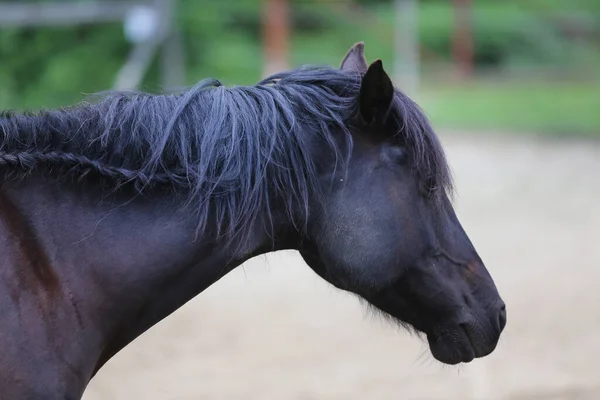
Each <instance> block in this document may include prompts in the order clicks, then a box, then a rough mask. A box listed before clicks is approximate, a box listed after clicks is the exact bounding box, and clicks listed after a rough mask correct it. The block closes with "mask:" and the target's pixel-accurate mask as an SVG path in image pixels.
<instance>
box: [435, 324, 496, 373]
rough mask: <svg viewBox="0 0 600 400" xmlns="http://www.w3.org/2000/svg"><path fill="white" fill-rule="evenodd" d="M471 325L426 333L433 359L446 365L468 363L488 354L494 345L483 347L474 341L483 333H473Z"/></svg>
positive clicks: (473, 329)
mask: <svg viewBox="0 0 600 400" xmlns="http://www.w3.org/2000/svg"><path fill="white" fill-rule="evenodd" d="M475 329H476V328H475V327H474V326H473V325H471V324H469V325H466V324H459V325H456V326H453V327H445V328H444V329H443V330H441V329H440V330H439V332H436V333H431V332H430V333H427V342H428V343H429V349H430V351H431V354H432V355H433V357H434V358H435V359H436V360H438V361H440V362H442V363H444V364H448V365H456V364H460V363H470V362H471V361H473V360H474V359H476V358H481V357H485V356H487V355H488V354H490V353H491V352H492V351H493V350H494V348H495V344H491V345H490V344H487V345H483V344H482V343H481V341H479V340H476V339H477V337H479V335H480V334H482V333H483V332H475Z"/></svg>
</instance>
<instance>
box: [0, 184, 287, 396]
mask: <svg viewBox="0 0 600 400" xmlns="http://www.w3.org/2000/svg"><path fill="white" fill-rule="evenodd" d="M182 204H184V203H183V200H181V201H179V200H178V199H177V198H176V197H174V196H166V195H165V196H162V197H156V198H152V199H151V200H150V199H143V198H137V199H133V200H132V199H131V197H127V196H124V197H123V198H120V197H119V196H116V195H115V196H106V195H104V196H103V195H102V193H100V192H99V189H97V188H94V187H92V185H90V184H87V185H86V184H83V185H77V186H75V185H74V184H69V183H62V184H56V183H55V182H52V183H51V184H47V182H45V181H44V179H42V178H40V177H36V176H33V177H31V178H28V179H26V180H24V181H21V182H18V183H14V184H11V183H8V184H5V185H4V187H3V189H2V191H1V193H0V211H1V213H0V222H1V225H0V228H2V226H3V229H2V230H1V231H0V235H1V236H4V237H1V236H0V243H6V242H11V243H10V245H8V247H6V248H4V249H2V250H1V251H0V258H1V259H2V260H0V261H1V262H2V264H1V265H2V269H7V268H12V269H13V270H15V271H16V270H17V269H21V271H20V272H15V271H12V272H7V271H5V272H7V273H5V274H2V275H1V276H3V277H5V276H14V275H18V276H19V277H20V278H19V279H18V280H16V279H15V280H13V281H10V282H7V281H6V280H5V281H4V282H3V283H2V281H0V283H2V284H3V285H6V286H11V285H12V290H13V292H14V291H15V290H17V291H19V293H18V296H14V297H13V300H12V302H13V303H14V302H18V303H21V304H5V305H1V304H0V306H1V307H2V308H3V309H7V308H12V309H17V308H19V307H20V306H21V305H22V303H24V302H27V303H28V304H36V305H37V306H36V309H37V310H38V311H37V312H38V313H39V314H40V315H41V317H40V318H39V319H36V317H37V316H27V317H32V318H33V320H36V321H38V320H39V321H41V322H39V323H40V324H42V325H44V326H40V329H39V330H38V332H42V333H44V332H45V333H44V335H49V336H52V337H51V338H48V337H44V341H46V342H48V343H51V344H52V343H54V345H55V346H57V347H56V348H54V349H51V350H53V351H58V350H57V349H58V348H61V349H62V350H61V352H62V354H61V356H60V358H61V360H63V361H64V360H67V362H68V364H69V365H71V366H72V368H71V369H75V370H79V371H81V373H80V374H81V376H80V377H79V378H80V380H81V381H82V382H83V383H82V384H83V385H85V384H87V381H88V380H89V379H90V378H91V376H93V374H95V373H96V371H97V370H98V369H99V368H100V367H101V366H102V365H103V364H104V363H105V362H106V361H108V360H109V359H110V358H111V357H112V356H113V355H114V354H116V353H117V352H118V351H119V350H121V349H122V348H123V347H124V346H126V345H127V344H128V343H129V342H131V341H132V340H133V339H135V338H136V337H137V336H139V335H140V334H142V333H143V332H144V331H146V330H147V329H148V328H150V327H151V326H153V325H154V324H156V323H157V322H159V321H160V320H162V319H163V318H165V317H166V316H168V315H169V314H171V313H172V312H174V311H175V310H176V309H178V308H179V307H181V306H182V305H183V304H185V303H186V302H187V301H189V300H191V299H192V298H193V297H194V296H196V295H197V294H198V293H200V292H202V291H203V290H204V289H206V288H207V287H209V286H210V285H212V284H213V283H214V282H216V281H217V280H218V279H220V278H221V277H223V276H224V275H225V274H227V273H228V272H229V271H231V270H232V269H233V268H235V267H236V266H237V265H239V264H241V263H243V262H244V261H245V260H247V259H248V258H250V257H252V256H254V255H258V254H261V253H265V252H268V251H272V250H277V249H278V246H279V247H280V248H283V247H285V246H284V245H283V244H282V243H279V242H277V241H275V242H273V241H272V239H271V238H270V237H269V235H267V234H266V232H264V231H263V230H260V229H257V230H256V231H255V234H254V235H253V239H252V241H251V242H250V241H249V242H248V243H244V244H243V246H238V247H237V248H242V249H243V252H241V253H237V254H235V255H234V256H232V254H231V253H230V252H228V250H227V247H224V246H223V245H222V244H220V243H218V242H215V240H213V239H212V238H211V237H214V236H213V235H211V233H212V232H214V231H215V229H214V227H213V226H211V225H210V224H209V225H208V229H207V230H206V233H205V234H203V235H200V236H199V237H197V229H196V228H197V225H196V223H195V221H194V218H193V217H192V214H191V211H190V210H189V209H185V208H184V207H182V206H181V205H182ZM15 219H16V222H15ZM11 221H12V222H11ZM24 229H25V230H27V232H28V233H27V232H25V233H23V232H24V231H23V230H24ZM31 235H33V236H34V237H35V238H36V240H34V241H32V240H29V239H27V237H29V236H31ZM17 242H19V243H17ZM34 257H35V259H34ZM16 258H18V259H19V260H26V261H27V263H26V266H25V268H26V272H25V273H26V274H29V275H30V278H27V279H25V280H23V279H21V274H23V273H24V272H23V271H22V269H23V268H24V267H23V264H22V263H15V261H14V260H15V259H16ZM3 280H4V279H3ZM27 285H30V286H35V288H33V289H32V287H27ZM15 286H18V287H16V288H15ZM36 323H37V322H36ZM42 333H39V334H40V335H41V334H42Z"/></svg>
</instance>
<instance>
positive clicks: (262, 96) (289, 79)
mask: <svg viewBox="0 0 600 400" xmlns="http://www.w3.org/2000/svg"><path fill="white" fill-rule="evenodd" d="M359 90H360V76H358V75H356V74H354V73H350V72H346V71H341V70H338V69H333V68H320V67H319V68H316V67H302V68H298V69H295V70H293V71H289V72H285V73H280V74H276V75H273V76H271V77H269V78H267V79H265V80H263V81H261V82H259V83H258V84H257V85H254V86H242V87H231V88H227V87H224V86H222V85H221V84H220V83H219V81H217V80H214V79H207V80H204V81H201V82H200V83H198V84H197V85H196V86H195V87H193V88H191V89H189V90H188V91H186V92H184V93H181V94H177V95H150V94H145V93H138V92H119V93H108V94H105V95H103V96H102V97H101V99H100V101H98V102H93V103H92V102H86V103H83V104H80V105H77V106H75V107H71V108H64V109H59V110H43V111H39V112H36V113H27V114H8V113H5V114H2V115H0V166H1V168H0V174H1V175H2V176H3V177H8V176H9V175H10V176H12V177H15V176H16V177H24V176H26V175H27V174H28V173H29V172H31V171H32V170H33V169H35V168H44V171H48V170H49V169H50V167H51V168H52V171H54V173H56V174H58V173H70V174H75V175H76V176H83V175H87V174H90V173H93V174H96V175H100V176H101V177H103V178H104V179H105V180H108V181H109V182H112V184H113V185H114V186H115V187H117V186H120V185H123V184H127V183H131V184H134V185H135V187H136V188H137V189H138V190H142V191H143V190H149V189H150V188H156V187H157V186H160V187H171V188H173V187H174V188H178V189H182V188H184V189H185V190H186V191H187V193H189V201H190V202H191V203H193V204H194V205H195V209H196V210H197V212H198V218H199V230H200V231H201V230H203V229H204V228H205V226H206V223H207V221H208V217H209V211H211V210H212V211H213V212H215V213H216V214H215V215H216V218H217V223H218V227H219V234H223V235H225V236H227V237H230V238H231V237H233V236H237V235H238V234H241V235H244V234H247V233H249V231H248V230H249V229H251V227H252V226H253V225H254V223H255V222H256V221H257V219H258V218H259V217H260V216H261V215H264V214H265V213H266V215H268V216H271V215H272V214H271V210H272V209H271V204H270V201H271V200H272V199H273V198H282V199H283V200H284V201H285V205H286V207H287V209H288V211H289V212H290V214H292V213H293V210H296V213H297V210H298V209H299V210H300V213H301V215H300V216H298V215H293V218H296V221H300V222H302V221H305V220H306V217H307V215H308V212H309V210H308V204H309V197H310V196H311V195H314V194H315V191H316V190H317V188H318V185H316V179H317V176H318V175H317V172H318V171H317V169H318V159H317V157H316V156H315V151H314V147H315V145H316V144H318V145H319V146H321V147H323V145H325V147H327V148H326V149H325V150H326V151H329V152H331V153H332V154H334V155H335V156H336V157H337V159H338V160H339V161H340V163H342V162H344V161H346V160H348V158H349V155H350V152H351V148H352V135H351V133H350V132H351V129H352V127H351V126H350V125H349V121H350V117H351V115H352V113H353V112H354V110H355V107H356V104H355V103H356V99H357V95H358V93H359ZM395 103H396V104H395V105H396V107H395V110H394V113H395V115H396V116H397V118H398V119H399V121H400V125H399V126H400V127H401V128H402V129H400V130H399V132H398V136H399V137H400V138H401V139H402V141H403V143H405V144H407V145H408V147H409V150H410V151H411V153H412V155H413V158H414V160H415V168H416V171H417V173H418V174H419V175H420V177H421V181H422V182H427V185H428V186H432V187H436V188H438V189H439V190H450V189H451V180H450V174H449V172H448V167H447V164H446V160H445V158H444V154H443V151H442V149H441V146H440V144H439V142H438V139H437V137H436V136H435V134H434V133H433V130H432V129H431V127H430V125H429V123H428V121H427V119H426V118H425V116H424V115H423V113H422V112H421V110H420V109H419V108H418V106H417V105H416V104H415V103H413V102H412V101H411V100H410V99H409V98H408V97H406V96H405V95H403V94H402V93H400V92H397V94H396V98H395ZM298 217H300V218H298Z"/></svg>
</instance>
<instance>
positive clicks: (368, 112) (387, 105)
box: [359, 60, 394, 124]
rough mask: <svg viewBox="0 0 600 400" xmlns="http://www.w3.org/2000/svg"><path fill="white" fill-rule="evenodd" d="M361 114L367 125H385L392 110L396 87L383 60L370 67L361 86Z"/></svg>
mask: <svg viewBox="0 0 600 400" xmlns="http://www.w3.org/2000/svg"><path fill="white" fill-rule="evenodd" d="M359 96H360V98H359V112H360V115H361V117H362V119H363V121H364V122H366V123H367V124H371V123H373V122H374V123H378V124H383V123H384V122H385V121H386V119H387V117H388V114H389V112H390V109H391V108H392V101H393V100H394V85H393V84H392V80H391V79H390V77H389V76H388V74H387V73H386V72H385V70H384V69H383V63H382V62H381V60H377V61H375V62H373V63H372V64H371V65H369V68H368V70H367V72H366V73H365V76H364V77H363V80H362V83H361V86H360V95H359Z"/></svg>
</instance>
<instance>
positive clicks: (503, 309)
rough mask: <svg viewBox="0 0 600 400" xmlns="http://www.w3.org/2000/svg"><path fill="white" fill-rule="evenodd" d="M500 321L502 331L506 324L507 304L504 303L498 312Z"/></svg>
mask: <svg viewBox="0 0 600 400" xmlns="http://www.w3.org/2000/svg"><path fill="white" fill-rule="evenodd" d="M498 323H499V325H500V332H502V331H503V330H504V327H505V326H506V305H505V304H504V303H503V304H502V307H500V312H499V313H498Z"/></svg>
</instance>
